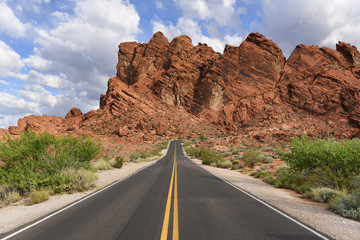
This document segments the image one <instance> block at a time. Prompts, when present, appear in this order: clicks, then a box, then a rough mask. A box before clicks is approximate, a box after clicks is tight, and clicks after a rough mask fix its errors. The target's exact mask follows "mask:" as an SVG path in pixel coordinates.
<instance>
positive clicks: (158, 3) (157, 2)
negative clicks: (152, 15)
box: [155, 1, 165, 9]
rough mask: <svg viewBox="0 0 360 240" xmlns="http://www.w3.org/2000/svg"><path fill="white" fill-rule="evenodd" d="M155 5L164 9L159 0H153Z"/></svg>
mask: <svg viewBox="0 0 360 240" xmlns="http://www.w3.org/2000/svg"><path fill="white" fill-rule="evenodd" d="M155 6H156V8H157V9H165V8H164V4H163V3H162V2H161V1H155Z"/></svg>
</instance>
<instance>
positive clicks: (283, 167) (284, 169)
mask: <svg viewBox="0 0 360 240" xmlns="http://www.w3.org/2000/svg"><path fill="white" fill-rule="evenodd" d="M289 171H290V166H289V164H287V163H283V164H281V165H280V166H279V167H278V168H277V169H276V170H275V175H277V176H279V175H282V174H286V173H288V172H289Z"/></svg>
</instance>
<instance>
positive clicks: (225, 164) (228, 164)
mask: <svg viewBox="0 0 360 240" xmlns="http://www.w3.org/2000/svg"><path fill="white" fill-rule="evenodd" d="M219 167H220V168H231V167H232V162H231V161H225V162H220V164H219Z"/></svg>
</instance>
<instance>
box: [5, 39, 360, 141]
mask: <svg viewBox="0 0 360 240" xmlns="http://www.w3.org/2000/svg"><path fill="white" fill-rule="evenodd" d="M118 60H119V61H118V64H117V67H116V69H117V74H116V76H115V77H113V78H111V79H110V80H109V82H108V90H107V92H106V94H104V95H101V97H100V109H98V110H96V111H90V112H89V113H87V114H84V115H83V114H82V113H81V111H80V110H78V109H72V110H71V111H70V112H69V114H67V116H66V118H56V117H54V118H53V119H52V120H51V121H52V122H53V123H54V122H56V124H55V125H56V126H57V128H55V130H54V131H55V132H56V131H57V132H64V131H72V132H75V133H82V134H83V133H88V134H93V135H99V136H101V135H111V136H118V137H126V138H129V137H134V136H136V137H135V138H134V139H135V140H134V141H139V140H144V141H146V140H149V141H153V140H155V139H157V137H162V136H183V137H191V136H197V135H199V134H204V135H213V136H215V135H219V134H222V133H226V134H229V133H230V134H243V133H245V132H249V131H250V132H251V133H252V134H250V135H252V137H254V138H255V139H257V140H259V141H267V140H269V139H273V138H278V139H282V138H287V137H290V136H294V135H301V134H309V135H316V134H320V135H321V134H327V133H332V134H334V135H336V136H339V137H351V136H353V135H354V134H355V133H356V132H357V130H358V128H359V127H360V108H359V100H360V98H359V95H360V94H359V88H360V53H359V51H358V50H357V49H356V47H354V46H351V45H349V44H347V43H343V42H339V44H337V45H336V50H333V49H329V48H325V47H323V48H319V47H316V46H305V45H299V46H297V47H296V49H295V50H294V51H293V53H292V54H291V56H290V58H289V59H288V60H286V59H285V57H284V55H283V54H282V51H281V49H280V48H279V47H278V46H277V45H276V44H275V43H274V42H272V41H271V40H269V39H267V38H265V37H264V36H262V35H261V34H258V33H252V34H250V35H249V36H248V37H247V38H246V40H245V41H244V42H243V43H242V44H241V45H240V46H239V47H235V46H230V45H227V46H226V47H225V50H224V53H223V54H220V53H217V52H214V50H213V49H212V48H211V47H209V46H207V45H206V44H198V45H197V46H194V45H193V44H192V41H191V39H190V38H189V37H187V36H180V37H176V38H174V39H173V40H172V41H171V42H170V43H169V41H168V39H167V38H166V37H165V36H164V35H163V34H162V33H161V32H157V33H155V34H154V36H153V37H152V38H151V40H150V41H149V43H147V44H145V43H136V42H124V43H121V44H120V45H119V52H118ZM37 118H38V119H40V118H41V117H37ZM42 118H45V117H42ZM28 120H29V118H24V119H22V120H19V124H18V125H19V126H18V127H11V128H10V132H11V133H13V134H17V133H18V132H21V131H23V130H26V129H28V128H30V127H32V128H34V127H35V128H37V129H42V127H41V126H40V127H39V126H35V125H36V124H35V125H34V124H32V125H34V126H32V125H31V121H30V123H29V121H28ZM51 121H47V122H51ZM24 122H25V123H27V125H26V124H25V123H24ZM38 122H43V123H44V124H43V125H44V127H43V128H47V127H48V126H46V124H45V122H46V121H45V122H44V120H41V121H38ZM53 125H54V124H53ZM246 135H248V134H246Z"/></svg>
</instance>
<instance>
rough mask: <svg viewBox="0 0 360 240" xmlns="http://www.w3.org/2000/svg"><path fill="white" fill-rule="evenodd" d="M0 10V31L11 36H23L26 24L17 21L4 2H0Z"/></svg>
mask: <svg viewBox="0 0 360 240" xmlns="http://www.w3.org/2000/svg"><path fill="white" fill-rule="evenodd" d="M0 12H1V14H0V32H3V33H5V34H9V35H10V36H12V37H23V36H25V32H26V25H25V24H23V23H21V22H20V21H19V19H18V18H17V17H16V16H15V14H14V12H13V10H12V9H11V8H10V7H9V6H8V5H7V4H6V3H5V2H0Z"/></svg>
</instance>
